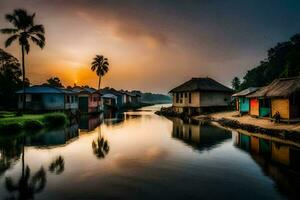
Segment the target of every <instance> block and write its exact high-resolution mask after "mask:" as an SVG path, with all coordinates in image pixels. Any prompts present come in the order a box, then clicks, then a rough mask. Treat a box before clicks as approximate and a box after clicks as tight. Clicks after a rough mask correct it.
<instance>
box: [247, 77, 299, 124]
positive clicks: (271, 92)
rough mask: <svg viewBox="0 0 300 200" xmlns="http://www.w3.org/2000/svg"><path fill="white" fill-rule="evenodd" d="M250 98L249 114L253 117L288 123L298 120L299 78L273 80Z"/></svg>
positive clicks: (249, 96)
mask: <svg viewBox="0 0 300 200" xmlns="http://www.w3.org/2000/svg"><path fill="white" fill-rule="evenodd" d="M247 97H248V98H250V113H251V114H252V115H254V116H260V117H264V116H269V117H272V116H274V115H275V114H276V113H277V112H278V113H279V114H280V118H281V119H285V120H288V121H291V120H297V119H300V77H294V78H281V79H276V80H274V81H273V82H272V83H271V84H269V85H268V86H265V87H263V88H261V89H259V90H257V91H256V92H254V93H253V94H250V95H248V96H247Z"/></svg>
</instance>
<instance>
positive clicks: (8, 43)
mask: <svg viewBox="0 0 300 200" xmlns="http://www.w3.org/2000/svg"><path fill="white" fill-rule="evenodd" d="M18 38H19V35H12V36H10V37H9V38H7V40H6V41H5V47H8V46H10V45H11V43H12V42H13V41H15V40H16V39H18Z"/></svg>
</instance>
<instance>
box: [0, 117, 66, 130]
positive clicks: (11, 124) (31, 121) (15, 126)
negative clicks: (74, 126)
mask: <svg viewBox="0 0 300 200" xmlns="http://www.w3.org/2000/svg"><path fill="white" fill-rule="evenodd" d="M67 123H68V118H67V116H66V115H65V114H64V113H59V112H55V113H46V114H24V115H22V116H17V115H16V114H15V113H9V112H5V113H4V112H1V113H0V134H2V133H5V134H8V133H17V132H21V131H22V130H26V131H35V130H40V129H42V128H51V127H59V126H63V125H65V124H67Z"/></svg>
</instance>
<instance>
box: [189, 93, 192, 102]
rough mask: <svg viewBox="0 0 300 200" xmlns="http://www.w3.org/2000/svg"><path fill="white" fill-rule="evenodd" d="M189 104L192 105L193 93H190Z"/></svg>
mask: <svg viewBox="0 0 300 200" xmlns="http://www.w3.org/2000/svg"><path fill="white" fill-rule="evenodd" d="M189 103H192V93H191V92H190V93H189Z"/></svg>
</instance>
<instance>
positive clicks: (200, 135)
mask: <svg viewBox="0 0 300 200" xmlns="http://www.w3.org/2000/svg"><path fill="white" fill-rule="evenodd" d="M172 121H173V132H172V136H173V137H174V138H178V139H180V140H182V141H184V142H185V143H187V144H189V145H191V146H193V147H195V148H197V149H198V150H202V149H209V148H212V147H213V146H215V145H217V144H219V143H221V142H222V141H224V140H226V139H228V138H231V134H230V132H229V131H227V130H224V129H221V128H218V127H216V126H207V125H198V124H197V125H195V124H187V123H184V122H183V121H182V120H180V119H178V118H174V119H172Z"/></svg>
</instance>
